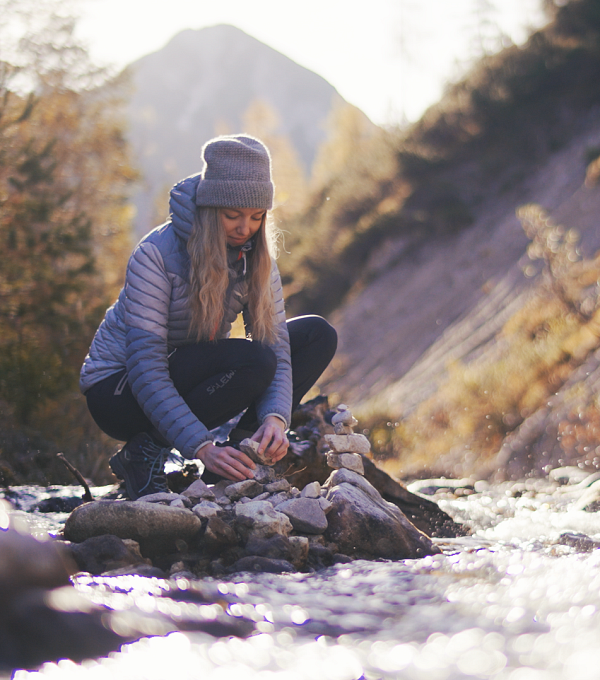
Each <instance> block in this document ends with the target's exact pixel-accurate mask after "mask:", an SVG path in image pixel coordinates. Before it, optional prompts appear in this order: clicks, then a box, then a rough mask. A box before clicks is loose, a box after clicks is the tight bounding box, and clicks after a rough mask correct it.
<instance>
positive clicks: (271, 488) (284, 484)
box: [265, 479, 291, 493]
mask: <svg viewBox="0 0 600 680" xmlns="http://www.w3.org/2000/svg"><path fill="white" fill-rule="evenodd" d="M290 487H291V484H290V483H289V482H288V480H287V479H276V480H275V481H274V482H271V483H270V484H265V491H268V492H269V493H279V492H280V491H289V490H290Z"/></svg>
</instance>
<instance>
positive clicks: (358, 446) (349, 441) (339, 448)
mask: <svg viewBox="0 0 600 680" xmlns="http://www.w3.org/2000/svg"><path fill="white" fill-rule="evenodd" d="M324 439H325V441H326V442H327V444H328V445H329V447H330V448H331V450H332V451H333V452H334V453H363V454H367V453H369V451H370V450H371V444H370V443H369V440H368V439H367V438H366V437H365V435H364V434H326V435H325V437H324Z"/></svg>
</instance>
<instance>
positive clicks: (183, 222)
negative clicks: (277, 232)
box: [169, 173, 254, 261]
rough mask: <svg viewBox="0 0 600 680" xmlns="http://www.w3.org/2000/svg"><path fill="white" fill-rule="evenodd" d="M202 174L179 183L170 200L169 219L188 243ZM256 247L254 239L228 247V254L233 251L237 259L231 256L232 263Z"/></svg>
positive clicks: (178, 233)
mask: <svg viewBox="0 0 600 680" xmlns="http://www.w3.org/2000/svg"><path fill="white" fill-rule="evenodd" d="M200 177H201V175H200V173H197V174H195V175H190V176H189V177H186V178H185V179H182V180H181V182H178V183H177V184H176V185H175V186H174V187H173V188H172V189H171V194H170V198H169V211H170V215H169V219H170V221H171V224H172V225H173V229H174V230H175V233H176V234H177V236H179V238H181V239H183V241H185V243H187V241H188V239H189V237H190V235H191V233H192V228H193V226H194V214H195V212H196V201H195V198H196V189H197V188H198V183H199V181H200ZM253 247H254V237H252V238H251V239H250V240H249V241H246V243H244V244H243V245H241V246H227V252H228V253H230V252H231V251H233V252H234V253H235V257H231V256H229V259H230V261H235V259H237V257H238V256H239V254H240V252H241V251H242V252H244V253H246V252H248V251H249V250H252V248H253Z"/></svg>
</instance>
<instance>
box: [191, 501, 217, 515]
mask: <svg viewBox="0 0 600 680" xmlns="http://www.w3.org/2000/svg"><path fill="white" fill-rule="evenodd" d="M192 512H193V513H194V514H195V515H196V516H197V517H200V519H206V518H208V517H216V516H217V515H218V514H220V513H222V512H223V508H221V506H220V505H219V504H218V503H213V502H212V501H200V503H198V504H197V505H194V507H193V508H192Z"/></svg>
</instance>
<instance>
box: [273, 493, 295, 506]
mask: <svg viewBox="0 0 600 680" xmlns="http://www.w3.org/2000/svg"><path fill="white" fill-rule="evenodd" d="M290 498H291V494H289V493H287V492H285V491H282V492H281V493H276V494H275V495H274V496H270V497H269V498H268V502H269V503H270V504H271V505H272V506H273V507H274V508H276V507H277V506H278V505H279V504H280V503H285V501H289V500H290Z"/></svg>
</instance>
